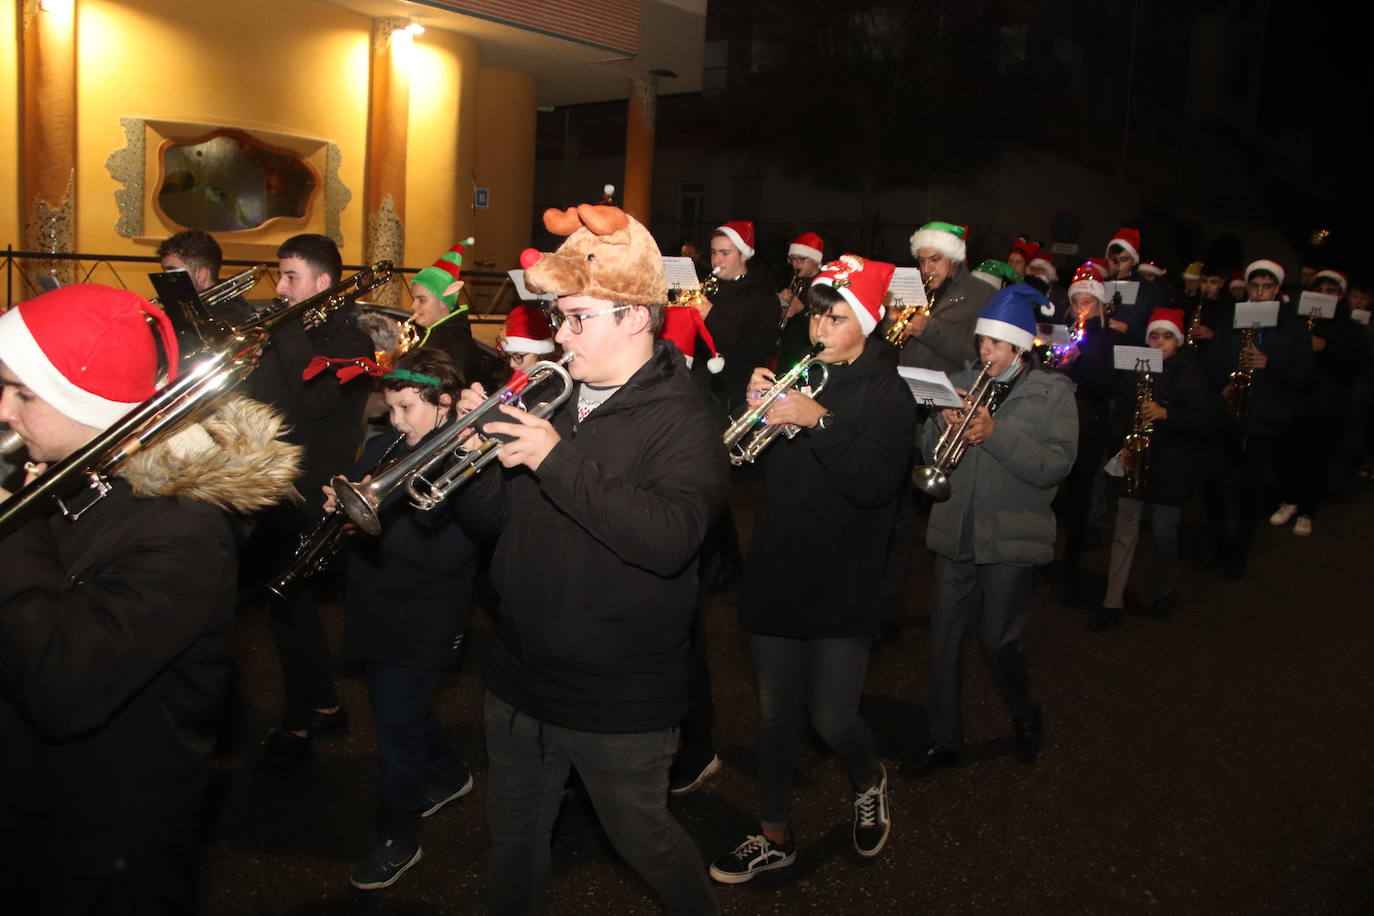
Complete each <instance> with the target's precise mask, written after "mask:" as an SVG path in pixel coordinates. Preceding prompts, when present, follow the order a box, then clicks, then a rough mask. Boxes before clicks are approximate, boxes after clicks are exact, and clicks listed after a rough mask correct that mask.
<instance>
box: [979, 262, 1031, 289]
mask: <svg viewBox="0 0 1374 916" xmlns="http://www.w3.org/2000/svg"><path fill="white" fill-rule="evenodd" d="M971 275H972V276H974V277H977V278H978V279H979V280H982V281H983V282H984V283H986V284H987V285H988V286H991V287H992V288H993V289H1001V288H1002V287H1004V286H1007V285H1008V284H1011V283H1020V282H1021V275H1020V274H1018V273H1017V272H1016V268H1014V267H1012V266H1011V265H1010V264H1008V263H1007V262H1006V261H998V260H995V259H993V258H989V259H988V260H986V261H984V262H982V263H981V264H979V265H978V266H977V267H975V268H974V269H973V270H972V271H971Z"/></svg>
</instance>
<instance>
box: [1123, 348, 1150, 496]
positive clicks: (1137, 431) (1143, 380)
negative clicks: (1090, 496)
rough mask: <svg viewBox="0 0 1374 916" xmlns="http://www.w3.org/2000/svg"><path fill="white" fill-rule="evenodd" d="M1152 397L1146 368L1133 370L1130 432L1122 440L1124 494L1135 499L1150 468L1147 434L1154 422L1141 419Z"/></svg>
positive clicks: (1142, 489) (1143, 489) (1143, 417)
mask: <svg viewBox="0 0 1374 916" xmlns="http://www.w3.org/2000/svg"><path fill="white" fill-rule="evenodd" d="M1153 400H1154V377H1153V376H1151V375H1150V371H1149V369H1145V370H1143V371H1139V372H1137V373H1136V379H1135V417H1134V418H1133V419H1132V420H1131V431H1130V432H1129V433H1127V434H1126V441H1125V442H1124V443H1123V449H1124V451H1125V453H1126V454H1125V455H1123V456H1122V457H1123V459H1124V460H1123V463H1124V464H1125V466H1126V495H1127V496H1129V497H1132V498H1133V499H1139V498H1140V495H1141V494H1142V493H1144V492H1145V479H1146V475H1148V474H1149V471H1150V434H1151V433H1153V432H1154V424H1153V423H1151V422H1150V421H1149V420H1146V419H1145V415H1144V411H1145V405H1146V403H1148V402H1150V401H1153Z"/></svg>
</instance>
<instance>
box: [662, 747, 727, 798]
mask: <svg viewBox="0 0 1374 916" xmlns="http://www.w3.org/2000/svg"><path fill="white" fill-rule="evenodd" d="M719 770H720V758H719V757H717V756H716V755H715V754H714V753H713V754H712V755H711V756H710V757H709V758H708V759H707V760H706V761H705V762H703V761H701V760H700V759H697V760H688V759H687V758H686V757H685V756H684V755H682V754H678V756H677V757H676V758H674V759H673V765H672V766H671V767H670V768H669V769H668V791H669V792H670V793H671V794H673V795H686V794H687V793H688V792H695V791H696V790H697V789H700V788H701V787H702V786H703V785H705V784H706V780H708V779H710V778H711V777H712V776H714V775H716V773H717V772H719Z"/></svg>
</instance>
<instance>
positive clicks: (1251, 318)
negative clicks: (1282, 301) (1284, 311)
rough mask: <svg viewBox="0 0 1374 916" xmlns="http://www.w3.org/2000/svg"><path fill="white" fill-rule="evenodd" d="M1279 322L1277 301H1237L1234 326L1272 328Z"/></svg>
mask: <svg viewBox="0 0 1374 916" xmlns="http://www.w3.org/2000/svg"><path fill="white" fill-rule="evenodd" d="M1278 323H1279V304H1278V303H1277V302H1237V303H1236V320H1235V323H1233V324H1232V325H1231V327H1233V328H1242V329H1244V328H1253V327H1261V328H1272V327H1275V326H1276V325H1278Z"/></svg>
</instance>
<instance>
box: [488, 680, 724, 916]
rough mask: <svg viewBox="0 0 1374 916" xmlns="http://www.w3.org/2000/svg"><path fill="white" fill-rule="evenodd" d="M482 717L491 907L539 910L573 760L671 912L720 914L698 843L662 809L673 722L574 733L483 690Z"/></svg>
mask: <svg viewBox="0 0 1374 916" xmlns="http://www.w3.org/2000/svg"><path fill="white" fill-rule="evenodd" d="M483 718H484V720H485V723H486V732H487V756H488V758H490V760H491V773H490V776H489V785H488V789H487V830H488V832H489V833H490V835H491V858H490V861H489V862H488V865H487V904H488V906H489V908H490V910H491V912H492V913H495V914H498V916H505V914H525V913H537V912H539V911H541V910H542V909H543V903H544V891H545V889H546V888H547V887H548V884H549V875H550V852H549V840H550V835H551V834H552V832H553V822H554V819H555V818H556V817H557V816H558V808H559V806H560V805H561V804H562V802H563V785H564V783H565V782H566V781H567V779H568V769H569V767H576V768H577V772H578V774H579V775H580V776H581V777H582V783H583V785H585V786H586V788H587V794H588V795H589V796H590V797H591V800H592V806H593V807H594V808H595V809H596V815H597V817H598V818H599V819H600V820H601V826H602V827H603V828H605V830H606V834H607V836H609V837H610V839H611V843H612V845H614V846H615V849H616V852H618V853H620V855H621V857H623V858H624V859H625V861H626V862H628V863H629V864H630V867H631V868H633V869H634V870H635V871H636V872H638V873H639V876H640V877H641V878H643V879H644V880H645V882H647V883H648V885H649V886H650V887H652V888H653V889H654V891H655V893H657V894H658V897H659V900H660V901H661V902H662V903H663V906H664V909H665V910H666V911H667V912H669V913H681V914H694V916H695V914H702V913H707V914H711V913H718V912H719V908H718V907H717V906H716V899H715V894H714V893H713V892H712V890H711V885H710V882H709V881H708V880H707V877H706V867H705V865H704V864H703V863H702V860H701V851H700V850H699V849H698V848H697V845H696V843H694V842H693V841H692V838H691V837H689V836H688V835H687V833H686V831H684V830H683V829H682V826H681V825H680V824H679V823H678V822H677V821H676V820H674V818H673V816H672V815H671V814H669V813H668V766H669V765H670V764H671V763H672V761H673V754H674V752H675V751H676V750H677V740H678V735H677V729H675V728H668V729H663V730H662V731H654V732H641V733H637V734H629V735H607V734H599V733H596V732H583V731H574V730H573V729H569V728H561V727H559V726H557V725H552V724H550V723H548V722H540V721H539V720H538V719H535V718H533V717H532V716H528V715H526V714H525V713H522V712H518V711H517V710H516V709H515V708H514V707H513V706H511V705H510V704H509V703H507V702H505V701H504V700H502V699H501V698H500V697H497V696H496V695H495V694H493V693H491V692H490V691H488V692H487V699H486V706H485V708H484V710H483Z"/></svg>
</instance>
